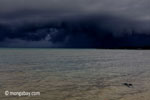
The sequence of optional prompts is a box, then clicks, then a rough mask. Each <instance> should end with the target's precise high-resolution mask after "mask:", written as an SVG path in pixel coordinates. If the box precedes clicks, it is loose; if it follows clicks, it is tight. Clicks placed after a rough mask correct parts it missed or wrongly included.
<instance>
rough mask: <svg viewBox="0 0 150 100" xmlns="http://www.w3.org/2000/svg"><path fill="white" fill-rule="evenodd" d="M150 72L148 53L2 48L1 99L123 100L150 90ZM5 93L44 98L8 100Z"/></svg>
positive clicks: (20, 98)
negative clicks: (129, 84)
mask: <svg viewBox="0 0 150 100" xmlns="http://www.w3.org/2000/svg"><path fill="white" fill-rule="evenodd" d="M149 73H150V51H149V50H100V49H0V99H1V100H16V99H17V100H121V99H122V98H123V97H124V96H126V95H128V94H130V93H132V94H135V93H142V92H145V91H149V84H147V82H149V77H150V74H149ZM124 82H128V83H132V84H134V88H133V89H128V87H125V86H123V85H122V83H124ZM6 90H8V91H29V92H30V91H39V92H40V93H41V95H40V96H32V97H26V96H25V97H15V96H5V95H4V92H5V91H6Z"/></svg>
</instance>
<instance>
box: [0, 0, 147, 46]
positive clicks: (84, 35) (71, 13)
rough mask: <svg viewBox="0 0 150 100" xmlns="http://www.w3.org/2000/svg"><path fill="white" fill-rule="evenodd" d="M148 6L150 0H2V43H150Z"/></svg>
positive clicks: (1, 44)
mask: <svg viewBox="0 0 150 100" xmlns="http://www.w3.org/2000/svg"><path fill="white" fill-rule="evenodd" d="M149 4H150V1H149V0H142V1H139V0H1V1H0V47H78V48H82V47H84V48H118V47H119V48H120V47H148V46H150V38H149V37H150V36H149V35H150V34H149V33H150V29H149V27H150V24H149V22H150V11H149V9H150V7H149ZM27 44H28V45H27Z"/></svg>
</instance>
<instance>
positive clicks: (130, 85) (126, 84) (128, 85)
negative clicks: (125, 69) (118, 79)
mask: <svg viewBox="0 0 150 100" xmlns="http://www.w3.org/2000/svg"><path fill="white" fill-rule="evenodd" d="M123 85H125V86H127V87H129V88H130V87H133V84H131V83H123Z"/></svg>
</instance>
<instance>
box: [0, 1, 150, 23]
mask: <svg viewBox="0 0 150 100" xmlns="http://www.w3.org/2000/svg"><path fill="white" fill-rule="evenodd" d="M149 5H150V1H149V0H0V15H1V17H2V16H5V17H6V16H7V17H9V16H8V15H12V16H15V17H17V16H18V17H20V16H21V17H25V16H28V17H29V16H30V17H33V16H34V17H35V16H54V15H56V16H57V17H58V16H62V15H78V14H93V13H94V14H101V13H107V14H115V15H118V16H124V17H129V18H132V19H140V20H150V10H149V9H150V6H149Z"/></svg>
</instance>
